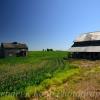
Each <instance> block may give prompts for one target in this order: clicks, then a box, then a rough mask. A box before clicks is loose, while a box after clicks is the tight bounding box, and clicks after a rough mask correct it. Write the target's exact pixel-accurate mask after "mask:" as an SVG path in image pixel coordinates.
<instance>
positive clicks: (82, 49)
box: [68, 46, 100, 52]
mask: <svg viewBox="0 0 100 100" xmlns="http://www.w3.org/2000/svg"><path fill="white" fill-rule="evenodd" d="M68 51H69V52H100V46H86V47H71V48H70V49H68Z"/></svg>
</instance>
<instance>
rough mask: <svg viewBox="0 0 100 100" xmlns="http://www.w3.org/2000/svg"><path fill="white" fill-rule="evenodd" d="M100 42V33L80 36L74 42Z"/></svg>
mask: <svg viewBox="0 0 100 100" xmlns="http://www.w3.org/2000/svg"><path fill="white" fill-rule="evenodd" d="M94 40H100V32H99V31H98V32H89V33H84V34H82V35H80V36H79V37H78V38H76V39H75V41H74V42H82V41H94Z"/></svg>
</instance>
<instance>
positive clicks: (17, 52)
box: [0, 42, 28, 58]
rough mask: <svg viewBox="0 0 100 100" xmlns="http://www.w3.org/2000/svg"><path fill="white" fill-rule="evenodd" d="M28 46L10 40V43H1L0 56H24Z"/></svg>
mask: <svg viewBox="0 0 100 100" xmlns="http://www.w3.org/2000/svg"><path fill="white" fill-rule="evenodd" d="M27 52H28V47H27V45H26V44H22V43H17V42H12V43H1V46H0V57H1V58H2V57H8V56H26V55H27Z"/></svg>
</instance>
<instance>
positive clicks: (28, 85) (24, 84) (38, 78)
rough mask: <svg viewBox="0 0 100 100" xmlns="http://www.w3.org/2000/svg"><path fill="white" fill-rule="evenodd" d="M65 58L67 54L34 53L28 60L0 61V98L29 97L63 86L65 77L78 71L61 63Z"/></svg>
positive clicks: (63, 62) (23, 58)
mask: <svg viewBox="0 0 100 100" xmlns="http://www.w3.org/2000/svg"><path fill="white" fill-rule="evenodd" d="M64 56H67V52H60V51H58V52H57V51H56V52H40V51H37V52H36V51H34V52H29V54H28V56H27V57H13V58H12V57H9V58H5V59H0V96H1V97H2V99H3V98H4V99H5V98H7V99H8V98H13V99H14V97H15V99H16V97H17V99H20V98H21V97H25V98H27V97H29V98H30V97H31V96H32V95H34V93H36V94H38V93H37V92H40V91H43V90H45V89H47V88H49V87H50V86H51V85H53V84H56V85H57V84H62V83H63V81H65V80H66V77H67V76H71V75H73V74H74V73H76V72H77V70H76V71H75V70H73V68H71V67H70V65H69V63H68V62H66V61H64V60H63V57H64ZM68 70H71V71H69V72H70V73H69V72H67V71H68ZM66 73H68V75H67V74H66Z"/></svg>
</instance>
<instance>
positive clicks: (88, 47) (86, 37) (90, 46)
mask: <svg viewBox="0 0 100 100" xmlns="http://www.w3.org/2000/svg"><path fill="white" fill-rule="evenodd" d="M68 51H69V52H71V53H72V57H73V58H85V59H100V32H89V33H84V34H82V35H80V36H79V37H78V38H76V39H75V41H74V44H73V45H72V46H71V48H70V49H69V50H68Z"/></svg>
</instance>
